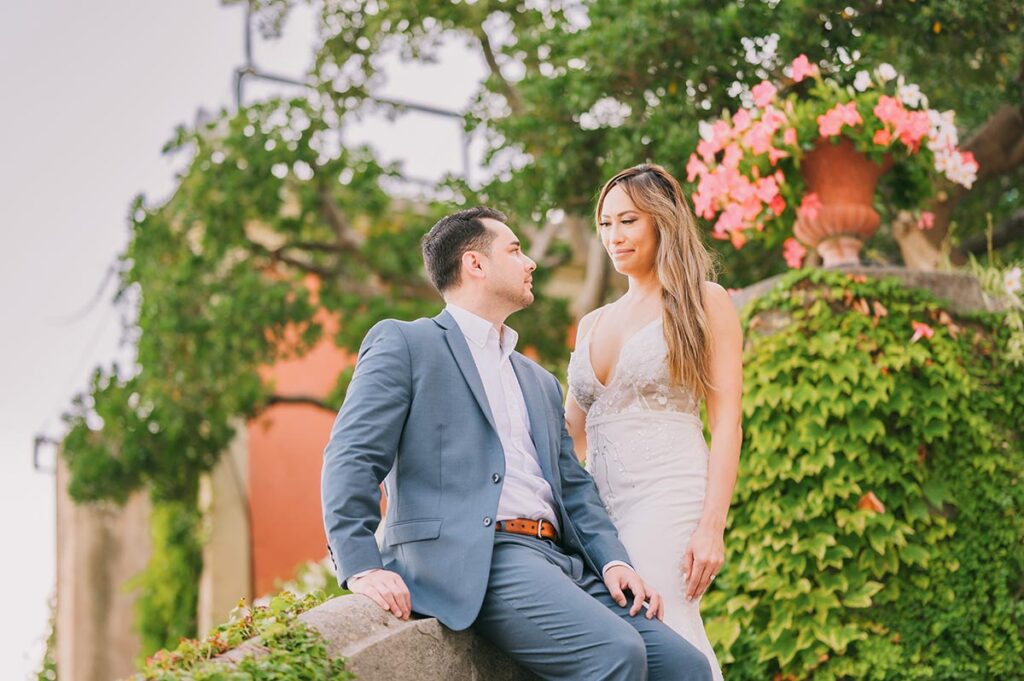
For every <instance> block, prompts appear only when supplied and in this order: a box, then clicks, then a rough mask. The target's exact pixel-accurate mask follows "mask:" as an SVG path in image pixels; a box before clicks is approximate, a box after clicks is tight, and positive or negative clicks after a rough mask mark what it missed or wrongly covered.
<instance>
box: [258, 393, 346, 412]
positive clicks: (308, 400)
mask: <svg viewBox="0 0 1024 681" xmlns="http://www.w3.org/2000/svg"><path fill="white" fill-rule="evenodd" d="M275 404H305V405H309V406H311V407H317V408H319V409H323V410H324V411H329V412H331V413H332V414H334V413H336V412H337V411H338V409H337V408H336V407H334V406H332V405H330V404H327V403H326V402H324V401H323V400H322V399H320V398H319V397H313V396H311V395H271V396H270V397H269V398H267V406H268V407H272V406H274V405H275Z"/></svg>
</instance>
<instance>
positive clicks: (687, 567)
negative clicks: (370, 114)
mask: <svg viewBox="0 0 1024 681" xmlns="http://www.w3.org/2000/svg"><path fill="white" fill-rule="evenodd" d="M722 534H723V531H722V530H716V529H714V528H711V527H708V526H705V525H704V524H703V523H702V524H700V525H698V526H697V529H696V530H694V533H693V536H691V537H690V543H689V544H688V545H687V546H686V553H685V554H683V577H684V578H685V579H686V597H687V598H688V599H690V600H693V599H694V598H699V597H701V596H703V595H704V592H705V591H707V590H708V587H709V586H711V580H713V579H714V578H715V575H717V574H718V571H719V570H720V569H721V567H722V563H724V562H725V541H724V539H723V538H722Z"/></svg>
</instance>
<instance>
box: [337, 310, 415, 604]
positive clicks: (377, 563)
mask: <svg viewBox="0 0 1024 681" xmlns="http://www.w3.org/2000/svg"><path fill="white" fill-rule="evenodd" d="M411 371H412V362H411V357H410V353H409V347H408V345H407V344H406V340H405V337H404V336H403V335H402V331H401V329H400V328H399V326H398V325H397V324H396V323H395V322H394V321H392V320H385V321H383V322H380V323H378V324H377V325H376V326H374V327H373V328H372V329H371V330H370V332H369V333H368V334H367V335H366V338H365V339H364V340H363V344H362V347H361V348H360V349H359V357H358V360H357V361H356V368H355V372H354V374H353V376H352V381H351V383H349V387H348V391H347V393H346V395H345V402H344V404H342V406H341V410H340V411H339V412H338V417H337V418H336V419H335V421H334V427H333V428H332V429H331V439H330V441H329V442H328V443H327V447H326V449H325V450H324V464H323V472H322V475H321V480H320V494H321V500H322V504H323V514H324V530H325V532H326V534H327V543H328V546H329V547H330V550H331V555H332V557H333V558H334V563H335V567H336V568H337V572H338V582H339V584H341V585H342V586H343V587H344V586H345V584H346V582H347V581H348V578H349V577H350V576H352V575H354V574H356V573H358V572H363V571H365V570H369V569H372V568H380V567H383V563H382V561H381V555H380V550H379V549H378V547H377V541H376V539H375V538H374V531H375V530H376V528H377V526H378V525H379V524H380V519H381V518H380V483H381V481H382V480H383V479H384V478H385V476H387V474H388V472H389V471H390V470H391V467H392V466H393V465H394V463H395V457H396V455H397V452H398V444H399V441H400V440H401V436H402V428H403V426H404V424H405V419H406V417H407V415H408V413H409V406H410V401H411V398H412V375H411Z"/></svg>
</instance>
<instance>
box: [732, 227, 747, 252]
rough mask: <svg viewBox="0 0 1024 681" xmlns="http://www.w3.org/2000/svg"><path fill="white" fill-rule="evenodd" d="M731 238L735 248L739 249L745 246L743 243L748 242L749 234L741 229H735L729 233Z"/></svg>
mask: <svg viewBox="0 0 1024 681" xmlns="http://www.w3.org/2000/svg"><path fill="white" fill-rule="evenodd" d="M729 238H730V239H731V240H732V246H733V248H735V249H736V250H737V251H738V250H740V249H741V248H743V244H745V243H747V235H746V234H744V233H743V230H740V229H737V230H733V232H732V233H730V234H729Z"/></svg>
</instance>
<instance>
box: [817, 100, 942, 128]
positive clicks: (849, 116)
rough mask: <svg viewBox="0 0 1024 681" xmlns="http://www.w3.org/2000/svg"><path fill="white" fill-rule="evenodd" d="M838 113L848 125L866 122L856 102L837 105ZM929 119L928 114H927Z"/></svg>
mask: <svg viewBox="0 0 1024 681" xmlns="http://www.w3.org/2000/svg"><path fill="white" fill-rule="evenodd" d="M835 108H836V111H838V112H839V118H840V119H841V120H842V121H843V123H844V124H846V125H850V126H853V125H860V124H861V123H863V122H864V119H863V118H861V117H860V112H859V111H857V103H856V102H848V103H846V104H836V106H835ZM925 116H926V117H927V114H925Z"/></svg>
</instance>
